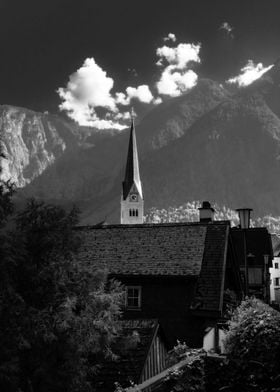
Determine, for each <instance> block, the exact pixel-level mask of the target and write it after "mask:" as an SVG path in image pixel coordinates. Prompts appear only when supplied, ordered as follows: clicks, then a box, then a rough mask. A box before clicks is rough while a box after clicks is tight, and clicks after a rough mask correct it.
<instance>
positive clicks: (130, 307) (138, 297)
mask: <svg viewBox="0 0 280 392" xmlns="http://www.w3.org/2000/svg"><path fill="white" fill-rule="evenodd" d="M129 289H134V290H135V289H136V290H138V293H139V295H138V296H137V299H138V304H137V306H129V305H128V290H129ZM132 298H136V297H132ZM141 305H142V287H141V286H126V294H125V307H126V308H127V309H129V310H141Z"/></svg>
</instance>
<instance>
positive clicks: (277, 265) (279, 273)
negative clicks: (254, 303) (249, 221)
mask: <svg viewBox="0 0 280 392" xmlns="http://www.w3.org/2000/svg"><path fill="white" fill-rule="evenodd" d="M272 245H273V254H274V259H273V261H272V267H271V268H270V270H269V272H270V297H271V298H270V299H271V303H272V304H273V303H276V304H278V305H280V238H279V237H278V236H277V235H276V234H273V235H272Z"/></svg>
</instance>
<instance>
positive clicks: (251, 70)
mask: <svg viewBox="0 0 280 392" xmlns="http://www.w3.org/2000/svg"><path fill="white" fill-rule="evenodd" d="M272 67H273V64H272V65H269V66H268V67H264V66H263V64H262V63H258V64H255V63H254V62H253V61H252V60H248V63H247V64H246V65H245V66H244V67H243V68H241V73H240V74H239V75H237V76H235V77H233V78H230V79H228V80H227V83H235V84H237V85H238V86H239V87H245V86H248V85H249V84H251V83H253V82H254V81H255V80H257V79H259V78H260V77H261V76H262V75H263V74H264V73H265V72H267V71H268V70H270V69H271V68H272Z"/></svg>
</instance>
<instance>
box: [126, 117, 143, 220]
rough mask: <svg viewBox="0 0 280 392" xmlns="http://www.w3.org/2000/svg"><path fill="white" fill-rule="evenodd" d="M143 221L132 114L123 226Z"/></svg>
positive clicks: (141, 194)
mask: <svg viewBox="0 0 280 392" xmlns="http://www.w3.org/2000/svg"><path fill="white" fill-rule="evenodd" d="M143 221H144V198H143V192H142V185H141V180H140V172H139V162H138V152H137V144H136V134H135V126H134V119H133V114H132V115H131V128H130V137H129V144H128V153H127V161H126V170H125V178H124V181H123V183H122V196H121V224H141V223H143Z"/></svg>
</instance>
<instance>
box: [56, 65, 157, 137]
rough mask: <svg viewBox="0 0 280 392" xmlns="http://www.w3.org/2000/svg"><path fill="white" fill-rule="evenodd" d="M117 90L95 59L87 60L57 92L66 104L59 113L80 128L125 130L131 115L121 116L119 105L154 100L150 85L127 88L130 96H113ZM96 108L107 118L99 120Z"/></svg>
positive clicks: (60, 107)
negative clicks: (104, 110) (104, 111)
mask: <svg viewBox="0 0 280 392" xmlns="http://www.w3.org/2000/svg"><path fill="white" fill-rule="evenodd" d="M113 86H114V80H113V79H112V78H111V77H109V76H107V73H106V71H104V70H103V69H102V68H101V67H100V66H99V65H98V64H97V63H96V62H95V60H94V59H93V58H87V59H86V60H85V61H84V64H83V65H82V67H80V68H79V69H78V70H77V71H76V72H74V73H73V74H72V75H70V77H69V81H68V83H67V86H66V87H65V88H62V87H60V88H59V89H58V90H57V92H58V94H59V96H60V98H61V100H62V103H61V104H60V105H59V109H60V110H61V111H63V110H64V111H66V112H67V115H68V116H69V117H70V118H72V119H73V120H75V121H76V122H77V123H78V124H79V125H82V126H91V127H96V128H98V129H110V128H115V129H119V130H122V129H124V128H126V127H127V125H126V124H125V122H126V121H127V120H128V118H130V117H128V112H124V113H123V112H121V111H120V108H119V106H118V105H125V106H127V105H129V104H130V103H131V100H132V99H136V100H138V101H140V102H144V103H151V102H152V101H153V100H154V97H153V95H152V93H151V91H150V89H149V86H147V85H141V86H137V87H127V88H126V94H124V93H122V92H117V93H116V94H113V93H112V89H113ZM96 108H103V109H106V110H107V114H106V115H105V117H104V118H100V116H98V114H97V112H96Z"/></svg>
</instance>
